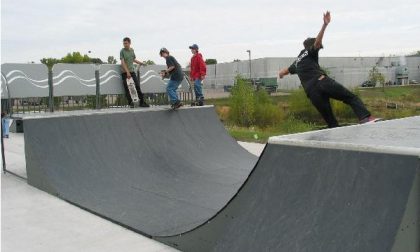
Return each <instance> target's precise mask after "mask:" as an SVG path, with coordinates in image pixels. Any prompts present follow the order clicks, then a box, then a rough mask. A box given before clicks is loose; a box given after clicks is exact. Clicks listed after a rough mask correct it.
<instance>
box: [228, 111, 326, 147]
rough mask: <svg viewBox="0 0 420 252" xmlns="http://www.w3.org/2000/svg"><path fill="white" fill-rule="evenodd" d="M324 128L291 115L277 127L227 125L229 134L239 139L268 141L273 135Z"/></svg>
mask: <svg viewBox="0 0 420 252" xmlns="http://www.w3.org/2000/svg"><path fill="white" fill-rule="evenodd" d="M320 128H322V126H320V125H315V124H311V123H305V122H302V121H300V120H297V119H294V118H293V117H290V118H288V119H285V120H283V122H281V123H280V124H279V125H277V126H276V127H270V128H264V129H261V128H258V127H250V128H244V127H236V126H226V129H227V130H228V132H229V134H230V135H231V136H232V137H233V138H235V139H236V140H238V141H244V142H257V143H266V142H267V140H268V138H269V137H271V136H279V135H285V134H293V133H299V132H306V131H312V130H317V129H320Z"/></svg>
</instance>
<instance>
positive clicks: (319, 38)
mask: <svg viewBox="0 0 420 252" xmlns="http://www.w3.org/2000/svg"><path fill="white" fill-rule="evenodd" d="M330 22H331V14H330V12H329V11H327V12H326V13H324V23H323V24H322V28H321V30H320V31H319V33H318V36H316V39H315V45H314V46H315V48H316V49H319V48H321V46H322V38H323V37H324V32H325V29H326V28H327V26H328V24H329V23H330Z"/></svg>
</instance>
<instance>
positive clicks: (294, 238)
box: [2, 65, 420, 251]
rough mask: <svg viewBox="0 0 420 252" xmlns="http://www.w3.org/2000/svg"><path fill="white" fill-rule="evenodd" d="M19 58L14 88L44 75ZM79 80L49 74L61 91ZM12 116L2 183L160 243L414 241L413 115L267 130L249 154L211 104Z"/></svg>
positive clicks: (321, 245) (384, 244)
mask: <svg viewBox="0 0 420 252" xmlns="http://www.w3.org/2000/svg"><path fill="white" fill-rule="evenodd" d="M19 67H21V68H20V70H18V71H21V72H24V73H25V74H24V75H23V76H25V77H27V78H19V79H17V78H16V79H15V83H14V84H19V82H18V81H21V82H28V79H30V80H42V77H43V76H36V77H35V76H31V75H30V73H31V71H30V70H29V71H28V70H27V69H24V68H22V67H27V66H22V65H9V66H6V67H3V68H2V69H10V70H9V73H10V72H13V71H15V72H14V73H16V70H17V69H18V68H19ZM32 67H38V66H36V65H35V66H32ZM85 67H86V66H85ZM159 67H160V66H156V67H155V68H156V69H158V68H159ZM90 69H91V70H92V68H90ZM79 70H80V69H79ZM63 71H66V70H63ZM68 71H71V74H75V75H81V76H82V77H83V78H85V79H87V78H86V77H84V76H83V75H82V74H80V72H81V71H80V72H77V70H74V69H71V70H68ZM103 71H105V72H104V74H102V73H101V74H99V77H100V76H104V77H103V78H102V79H101V78H99V80H100V81H99V84H98V85H99V91H100V93H101V94H103V93H105V91H104V90H107V88H109V87H119V85H117V84H116V81H118V78H117V77H115V79H116V81H115V82H114V83H113V82H112V81H109V82H105V83H104V84H102V85H101V80H103V79H105V81H106V79H107V77H108V78H109V77H110V74H111V72H109V69H107V68H105V69H104V70H103ZM33 72H36V73H39V71H33ZM142 72H143V73H146V74H140V76H143V80H145V81H144V82H143V83H144V87H145V90H147V82H148V81H156V82H158V81H159V82H161V90H160V91H163V88H164V83H162V80H161V79H159V78H158V77H155V78H154V77H152V76H156V75H157V74H156V72H157V70H153V69H149V68H147V69H142ZM59 74H60V73H58V75H59ZM4 75H5V76H7V75H8V73H5V74H4ZM62 75H63V74H62ZM85 76H86V75H85ZM9 77H10V78H9V79H7V78H6V79H5V81H9V80H10V79H12V78H15V77H16V76H13V75H9ZM74 79H75V78H67V79H66V80H65V81H61V80H57V78H56V79H54V78H52V80H53V81H52V82H53V83H54V82H55V81H57V82H60V81H61V82H60V85H63V87H62V88H65V87H66V85H68V83H66V81H74ZM110 80H112V78H110ZM78 82H79V80H78ZM45 83H46V85H48V76H47V80H46V81H45ZM82 83H83V82H82ZM12 84H13V82H12ZM12 84H9V83H8V85H2V87H6V88H8V89H9V90H5V92H4V93H5V94H8V93H10V94H12V95H17V96H18V94H19V93H20V92H25V91H26V88H22V87H23V84H24V83H20V84H21V86H20V85H16V86H13V85H12ZM106 84H109V87H107V86H105V85H106ZM60 85H55V86H54V91H56V92H57V93H58V94H60V93H59V92H60V88H61V87H60ZM183 85H185V91H186V93H188V82H186V83H184V84H183ZM26 86H27V85H26ZM38 86H40V87H36V86H34V85H32V87H34V88H37V89H42V86H41V85H38ZM68 86H70V85H68ZM156 86H158V85H157V83H154V85H153V87H154V88H156ZM102 87H103V88H102ZM158 87H159V86H158ZM86 88H87V90H84V91H83V92H91V93H92V94H95V93H96V92H97V85H96V84H94V85H90V86H86ZM180 88H181V90H183V89H182V88H183V87H180ZM75 89H77V90H80V89H79V88H78V87H77V86H76V88H75ZM65 91H66V92H70V93H71V90H65ZM152 91H153V92H158V91H159V90H157V89H154V90H152ZM41 92H45V91H44V89H42V90H41ZM74 92H76V91H74ZM77 92H80V91H77ZM119 92H122V90H120V91H119ZM32 93H34V91H33V92H32ZM73 94H74V93H73ZM42 95H43V96H45V94H42ZM47 95H48V92H47ZM180 96H182V95H181V94H180ZM14 121H15V123H16V122H19V124H20V127H21V130H22V131H23V133H14V134H16V135H18V137H16V138H17V139H20V140H19V141H20V142H15V143H14V144H13V145H12V146H11V150H13V151H8V149H9V148H8V146H7V143H6V145H5V146H6V155H5V158H6V165H7V167H10V168H7V169H10V172H6V173H5V174H3V176H2V180H3V181H6V183H5V184H8V183H18V184H21V183H23V184H26V183H27V185H25V187H30V188H31V190H33V189H32V188H37V189H36V190H37V193H41V194H47V195H48V196H45V197H48V198H54V201H56V200H57V201H63V203H61V204H64V203H65V204H67V205H68V206H66V207H67V208H76V209H78V210H79V211H84V212H86V214H88V215H92V214H93V215H95V217H96V218H100V219H103V220H105V221H106V222H109V225H115V226H119V227H121V228H122V229H124V230H127V231H126V232H130V234H129V235H127V236H133V235H134V234H135V235H139V236H142V237H144V239H147V238H150V239H153V240H155V241H158V242H159V243H153V246H156V247H157V248H158V249H156V251H160V250H162V251H165V250H170V249H171V248H173V249H176V250H180V251H255V250H258V249H259V248H262V247H263V248H264V249H266V250H270V251H271V250H277V251H305V250H310V251H341V250H344V251H346V250H348V251H417V250H418V244H419V241H418V237H419V235H418V234H419V225H418V216H419V201H418V199H419V192H420V190H419V183H420V182H419V156H420V151H419V149H420V146H419V143H420V135H419V132H420V129H419V125H420V117H410V118H406V119H398V120H391V121H384V122H379V123H376V124H372V125H356V126H350V127H344V128H337V129H330V130H322V131H319V132H308V133H301V134H296V135H288V136H279V137H271V138H270V139H269V141H268V143H267V144H266V145H265V146H262V147H257V148H255V147H254V149H258V148H260V150H259V151H258V150H257V151H256V154H257V155H253V154H251V153H249V152H248V151H247V150H246V149H244V148H243V147H241V146H240V145H239V144H238V143H237V142H236V141H235V140H234V139H232V138H231V137H230V136H229V135H228V134H227V132H226V130H225V128H224V127H223V124H222V123H221V122H220V121H219V119H218V117H217V114H216V113H215V110H214V107H213V106H204V107H185V108H182V109H180V110H178V111H172V110H170V109H169V107H168V106H165V105H162V106H152V107H151V108H138V109H129V108H107V109H97V110H82V111H77V110H76V111H67V112H66V111H55V112H48V111H47V112H42V113H27V114H20V115H19V116H17V117H16V119H15V120H14ZM133 125H135V127H133ZM14 127H15V131H16V128H19V127H16V125H15V126H14ZM22 135H23V136H22ZM133 139H136V140H135V141H133ZM7 140H10V139H7ZM15 141H16V140H15ZM19 148H20V150H18V149H19ZM248 148H249V147H248ZM262 148H263V150H262ZM251 149H252V148H251ZM19 151H20V152H21V153H22V154H23V153H24V160H19V161H16V162H17V163H19V162H20V163H21V164H20V166H21V168H20V169H17V170H15V169H14V168H13V167H14V165H13V164H14V163H13V162H15V161H14V159H22V158H16V153H18V152H19ZM13 152H15V153H13ZM259 152H260V153H259ZM14 155H15V158H14ZM10 156H11V160H12V163H9V162H8V159H9V157H10ZM22 161H23V162H22ZM22 163H24V164H22ZM12 173H16V174H17V175H19V176H21V177H23V179H21V178H17V177H16V176H14V175H13V174H12ZM8 180H17V181H14V182H10V181H8ZM3 183H4V182H3ZM20 186H23V185H20ZM38 189H39V190H40V191H38ZM27 190H28V189H27ZM6 192H7V191H6ZM50 200H52V199H50ZM56 214H58V215H59V213H56ZM24 216H25V214H24ZM28 217H32V216H28ZM32 218H35V219H37V218H39V217H35V216H34V217H32ZM6 223H7V222H6ZM35 229H36V228H35ZM39 229H40V230H42V226H41V227H39ZM125 235H126V234H124V236H125ZM134 244H136V243H134ZM143 244H144V243H143ZM160 244H165V245H166V246H167V247H166V246H165V245H160ZM150 246H152V245H150ZM160 246H165V247H160Z"/></svg>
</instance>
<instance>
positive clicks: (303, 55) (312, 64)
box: [289, 46, 326, 91]
mask: <svg viewBox="0 0 420 252" xmlns="http://www.w3.org/2000/svg"><path fill="white" fill-rule="evenodd" d="M318 52H319V49H316V48H314V47H313V46H312V47H311V48H309V49H304V50H302V51H301V52H300V53H299V56H298V57H297V59H296V60H295V62H293V64H292V65H290V67H289V73H290V74H297V75H298V77H299V79H300V82H301V83H302V86H303V88H304V89H305V90H306V91H308V90H309V89H310V85H311V81H314V80H317V79H318V78H319V76H321V75H326V74H325V73H324V71H322V69H321V67H320V66H319V64H318Z"/></svg>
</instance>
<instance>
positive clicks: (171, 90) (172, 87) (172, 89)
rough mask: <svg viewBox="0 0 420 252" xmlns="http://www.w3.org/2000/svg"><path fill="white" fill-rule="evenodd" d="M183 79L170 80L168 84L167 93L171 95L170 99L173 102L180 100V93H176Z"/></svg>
mask: <svg viewBox="0 0 420 252" xmlns="http://www.w3.org/2000/svg"><path fill="white" fill-rule="evenodd" d="M181 82H182V80H181V81H176V80H169V82H168V85H167V86H166V93H167V94H168V96H169V100H170V101H171V104H174V103H176V102H177V101H179V100H178V95H177V94H176V90H177V89H178V86H179V85H180V84H181Z"/></svg>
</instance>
